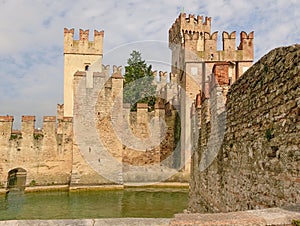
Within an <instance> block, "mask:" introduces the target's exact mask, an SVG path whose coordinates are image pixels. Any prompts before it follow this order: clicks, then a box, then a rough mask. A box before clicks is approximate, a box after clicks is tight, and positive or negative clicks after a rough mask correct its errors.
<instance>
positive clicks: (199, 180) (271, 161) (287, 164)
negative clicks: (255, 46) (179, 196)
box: [189, 45, 300, 212]
mask: <svg viewBox="0 0 300 226" xmlns="http://www.w3.org/2000/svg"><path fill="white" fill-rule="evenodd" d="M299 56H300V45H294V46H290V47H282V48H277V49H275V50H272V51H271V52H270V53H268V54H267V55H265V56H264V57H263V58H261V59H260V60H259V61H258V62H257V63H256V64H255V65H254V66H252V67H251V68H250V69H249V70H248V71H247V72H245V74H244V75H243V76H242V77H241V78H240V79H238V80H237V81H236V82H235V83H234V84H233V85H232V87H231V88H230V90H229V92H228V95H227V102H226V111H225V112H223V113H221V114H224V113H225V114H226V132H225V136H224V140H223V144H222V147H221V148H220V150H219V152H218V155H217V156H216V158H215V159H214V160H213V162H212V164H211V165H209V166H208V168H206V169H202V171H201V167H200V162H201V159H202V158H205V157H206V155H205V148H206V146H207V145H206V142H207V140H208V139H209V136H210V135H209V134H211V124H212V123H211V121H210V120H212V118H209V120H207V121H206V120H204V119H205V117H204V116H206V117H207V116H209V113H212V112H207V111H209V109H211V106H210V107H209V104H211V103H209V101H207V100H206V101H203V102H202V106H201V115H202V118H201V129H200V133H199V134H200V135H199V147H198V149H197V150H196V151H195V153H194V154H193V159H192V173H191V174H192V182H191V194H190V203H189V209H190V210H191V211H192V212H207V211H208V212H219V211H222V212H223V211H225V212H226V211H237V210H246V209H256V208H267V207H274V206H284V205H289V204H291V203H299V202H300V139H299V137H300V70H299V69H300V68H299ZM210 102H211V100H210ZM217 119H218V118H217ZM202 161H203V160H202ZM202 168H203V167H202Z"/></svg>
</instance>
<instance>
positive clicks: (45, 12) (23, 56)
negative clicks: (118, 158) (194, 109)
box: [0, 0, 300, 125]
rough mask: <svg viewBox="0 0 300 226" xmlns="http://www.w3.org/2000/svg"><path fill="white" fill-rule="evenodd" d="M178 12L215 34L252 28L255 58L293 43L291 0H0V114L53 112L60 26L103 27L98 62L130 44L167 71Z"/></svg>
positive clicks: (298, 10) (118, 60) (113, 59)
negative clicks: (208, 24) (200, 20)
mask: <svg viewBox="0 0 300 226" xmlns="http://www.w3.org/2000/svg"><path fill="white" fill-rule="evenodd" d="M182 10H184V12H186V13H187V14H189V13H191V14H195V15H203V16H210V17H212V31H219V38H220V37H221V33H222V31H228V32H232V31H237V34H239V33H240V31H242V30H244V31H246V32H247V33H248V32H250V31H254V32H255V40H254V43H255V59H256V60H258V59H259V58H260V57H262V56H263V55H264V54H266V53H267V52H268V51H270V50H271V49H273V48H275V47H279V46H286V45H291V44H295V43H300V28H299V26H300V1H298V0H214V1H209V0H202V1H197V0H185V1H184V0H168V1H166V0H164V1H162V0H151V1H149V0H148V1H145V0H130V1H120V0H101V1H99V0H85V1H79V0H65V1H64V0H62V1H50V0H43V1H42V0H0V68H1V70H0V81H1V83H0V115H7V114H8V115H14V116H15V124H16V125H18V124H20V123H19V121H20V116H21V115H36V116H37V125H40V121H41V119H42V116H43V115H56V105H57V104H58V103H63V28H64V27H68V28H75V33H77V34H78V29H79V28H83V29H90V30H92V31H93V30H94V29H97V30H104V32H105V37H104V63H105V64H117V65H121V64H125V62H126V59H127V58H128V57H129V52H130V51H131V49H137V50H140V51H141V52H142V53H143V57H144V59H146V60H149V62H151V61H152V62H154V61H160V62H165V64H163V65H159V64H157V65H155V69H158V70H159V69H161V68H160V66H161V67H162V68H163V69H165V68H167V69H168V67H167V66H168V65H167V62H168V60H169V57H170V51H169V50H168V45H167V41H168V30H169V28H170V26H171V25H172V23H173V22H174V20H175V19H176V18H177V17H178V15H179V13H180V12H181V11H182ZM77 34H76V35H77ZM91 36H92V32H91ZM146 40H148V41H146ZM149 40H150V42H149ZM238 42H239V41H237V45H238ZM145 43H147V44H145ZM145 46H148V47H147V48H145ZM154 46H155V47H154ZM120 53H122V54H120Z"/></svg>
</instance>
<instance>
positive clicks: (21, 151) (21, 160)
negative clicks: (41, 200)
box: [0, 116, 72, 188]
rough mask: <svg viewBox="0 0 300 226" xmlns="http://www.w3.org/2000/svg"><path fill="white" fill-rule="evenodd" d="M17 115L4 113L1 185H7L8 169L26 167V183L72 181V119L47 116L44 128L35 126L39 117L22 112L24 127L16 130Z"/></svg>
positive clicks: (0, 129)
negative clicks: (14, 120) (58, 129)
mask: <svg viewBox="0 0 300 226" xmlns="http://www.w3.org/2000/svg"><path fill="white" fill-rule="evenodd" d="M12 127H13V117H12V116H0V133H1V136H0V188H6V185H7V178H8V172H9V171H10V170H12V169H15V168H23V169H24V170H26V186H34V185H60V184H68V183H69V181H70V175H71V166H72V152H71V149H70V148H69V146H70V143H72V120H70V119H69V118H62V119H61V120H60V128H61V130H60V131H59V132H58V131H57V130H56V117H54V116H45V117H44V122H43V129H41V130H35V129H34V128H35V117H34V116H22V128H21V130H20V131H12Z"/></svg>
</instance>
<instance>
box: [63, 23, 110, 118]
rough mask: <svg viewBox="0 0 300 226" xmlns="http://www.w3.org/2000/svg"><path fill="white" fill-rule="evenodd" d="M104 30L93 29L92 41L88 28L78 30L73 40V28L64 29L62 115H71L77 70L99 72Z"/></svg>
mask: <svg viewBox="0 0 300 226" xmlns="http://www.w3.org/2000/svg"><path fill="white" fill-rule="evenodd" d="M103 37H104V31H100V32H99V31H96V30H95V31H94V41H89V30H86V31H84V30H82V29H80V31H79V40H74V29H70V30H69V29H67V28H65V29H64V116H65V117H72V116H73V80H74V74H75V73H76V72H77V71H88V70H90V69H91V67H93V70H96V71H99V72H101V70H102V58H103Z"/></svg>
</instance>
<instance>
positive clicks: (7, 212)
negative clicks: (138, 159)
mask: <svg viewBox="0 0 300 226" xmlns="http://www.w3.org/2000/svg"><path fill="white" fill-rule="evenodd" d="M187 200H188V190H187V189H161V190H158V189H126V190H117V191H97V192H95V191H93V192H92V191H90V192H87V191H85V192H71V193H69V192H39V193H25V194H24V193H22V192H9V193H8V194H7V195H0V220H6V219H79V218H112V217H114V218H118V217H172V216H173V215H174V214H175V213H178V212H182V211H183V210H184V209H185V208H186V207H187Z"/></svg>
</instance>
